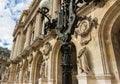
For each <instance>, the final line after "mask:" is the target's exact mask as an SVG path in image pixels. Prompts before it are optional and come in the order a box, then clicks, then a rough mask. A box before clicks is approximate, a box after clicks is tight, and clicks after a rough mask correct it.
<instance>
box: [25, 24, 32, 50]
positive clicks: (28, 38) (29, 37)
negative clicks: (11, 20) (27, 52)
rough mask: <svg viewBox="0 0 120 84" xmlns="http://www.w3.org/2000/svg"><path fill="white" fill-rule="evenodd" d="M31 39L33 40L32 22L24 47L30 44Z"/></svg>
mask: <svg viewBox="0 0 120 84" xmlns="http://www.w3.org/2000/svg"><path fill="white" fill-rule="evenodd" d="M30 41H31V24H30V25H29V27H28V28H27V33H26V41H25V45H24V48H26V47H27V46H29V45H30Z"/></svg>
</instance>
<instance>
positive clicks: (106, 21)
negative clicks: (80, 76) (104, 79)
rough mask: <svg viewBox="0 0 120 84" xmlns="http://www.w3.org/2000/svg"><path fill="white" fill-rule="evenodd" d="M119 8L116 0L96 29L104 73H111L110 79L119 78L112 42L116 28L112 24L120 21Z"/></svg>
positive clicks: (119, 3) (119, 4)
mask: <svg viewBox="0 0 120 84" xmlns="http://www.w3.org/2000/svg"><path fill="white" fill-rule="evenodd" d="M119 10H120V2H119V1H118V0H117V1H116V2H115V3H114V4H113V5H112V6H111V7H110V8H109V10H108V11H107V12H106V14H105V15H104V17H103V19H102V21H101V24H100V27H99V31H98V32H99V33H98V36H99V43H100V48H101V55H102V61H103V68H104V74H111V75H112V76H113V77H114V79H112V81H115V80H120V79H119V74H120V72H119V71H118V68H117V64H116V58H115V57H116V56H115V52H114V43H113V33H115V32H116V31H114V30H116V29H117V27H116V28H115V27H114V26H115V25H116V24H117V22H118V21H119V22H120V20H119V19H120V11H119ZM118 18H119V19H118ZM117 30H118V29H117ZM114 83H115V82H114Z"/></svg>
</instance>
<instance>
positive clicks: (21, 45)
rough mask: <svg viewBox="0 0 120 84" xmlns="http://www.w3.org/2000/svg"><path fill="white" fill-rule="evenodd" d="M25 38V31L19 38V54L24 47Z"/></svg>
mask: <svg viewBox="0 0 120 84" xmlns="http://www.w3.org/2000/svg"><path fill="white" fill-rule="evenodd" d="M23 38H24V35H23V33H22V32H21V34H20V38H19V44H18V50H17V55H19V54H20V53H21V51H22V49H23V44H24V43H23Z"/></svg>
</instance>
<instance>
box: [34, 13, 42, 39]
mask: <svg viewBox="0 0 120 84" xmlns="http://www.w3.org/2000/svg"><path fill="white" fill-rule="evenodd" d="M35 22H36V23H35V38H36V37H38V36H39V35H40V31H41V25H42V20H41V14H40V13H38V14H37V16H36V21H35Z"/></svg>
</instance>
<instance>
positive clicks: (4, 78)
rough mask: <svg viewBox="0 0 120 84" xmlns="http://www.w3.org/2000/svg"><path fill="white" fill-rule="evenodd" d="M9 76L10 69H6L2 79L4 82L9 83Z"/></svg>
mask: <svg viewBox="0 0 120 84" xmlns="http://www.w3.org/2000/svg"><path fill="white" fill-rule="evenodd" d="M9 74H10V71H9V68H8V67H6V69H5V71H4V72H3V73H2V77H1V79H2V81H8V79H9Z"/></svg>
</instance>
